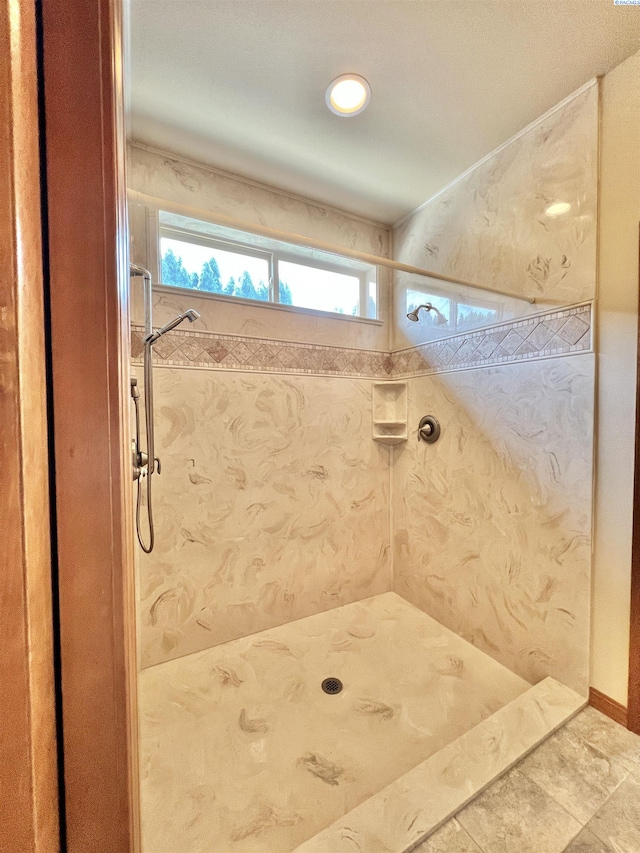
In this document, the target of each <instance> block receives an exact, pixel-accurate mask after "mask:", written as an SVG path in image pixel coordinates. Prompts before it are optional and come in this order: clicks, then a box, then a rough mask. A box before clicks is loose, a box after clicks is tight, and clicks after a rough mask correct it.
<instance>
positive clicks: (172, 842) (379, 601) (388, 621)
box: [139, 592, 529, 853]
mask: <svg viewBox="0 0 640 853" xmlns="http://www.w3.org/2000/svg"><path fill="white" fill-rule="evenodd" d="M328 677H336V678H339V679H340V680H341V681H342V682H343V684H344V688H343V690H342V692H341V693H339V694H336V695H327V694H326V693H324V692H323V691H322V689H321V683H322V681H323V679H325V678H328ZM528 688H529V684H527V682H526V681H524V680H523V679H521V678H519V677H518V676H516V675H514V674H513V673H512V672H510V671H509V670H507V669H506V668H505V667H503V666H502V665H501V664H499V663H497V662H496V661H494V660H493V659H492V658H490V657H488V656H487V655H485V654H484V653H483V652H481V651H480V650H479V649H477V648H475V647H474V646H472V645H471V644H470V643H467V642H466V641H465V640H462V639H461V638H460V637H458V636H457V635H456V634H454V633H452V632H451V631H449V630H448V629H446V628H444V627H443V626H442V625H440V624H439V623H438V622H436V621H435V620H433V619H431V618H430V617H429V616H427V615H426V614H425V613H423V612H422V611H420V610H418V609H417V608H415V607H414V606H413V605H411V604H409V603H408V602H406V601H405V600H404V599H402V598H400V597H399V596H397V595H396V594H395V593H391V592H390V593H384V594H382V595H378V596H375V597H374V598H370V599H367V600H365V601H361V602H356V603H354V604H348V605H345V606H343V607H339V608H336V609H335V610H330V611H327V612H325V613H319V614H317V615H315V616H309V617H307V618H306V619H301V620H299V621H297V622H292V623H289V624H288V625H283V626H281V627H279V628H274V629H271V630H269V631H263V632H262V633H259V634H254V635H252V636H250V637H245V638H243V639H240V640H234V641H233V642H230V643H226V644H224V645H220V646H216V647H215V648H212V649H207V650H205V651H202V652H197V653H195V654H191V655H188V656H186V657H183V658H179V659H177V660H173V661H168V662H166V663H162V664H158V665H156V666H153V667H150V668H149V669H146V670H144V671H143V672H142V673H141V674H140V681H139V705H140V751H141V794H142V838H143V844H142V849H143V853H183V851H184V853H199V852H200V851H203V853H204V851H207V853H258V851H259V853H287V851H291V850H293V849H294V848H295V847H296V845H298V844H300V843H301V842H302V841H304V840H306V839H308V838H310V837H311V836H313V835H315V834H316V833H317V832H319V831H320V830H322V829H323V828H324V827H326V826H328V825H329V824H330V823H332V822H333V821H334V820H336V819H338V818H339V817H341V816H342V815H344V814H346V812H348V811H350V810H351V809H352V808H354V807H355V806H357V805H358V804H359V803H361V802H362V801H363V800H365V799H367V798H368V797H370V796H371V795H373V794H374V793H376V792H377V791H379V790H380V789H381V788H383V787H384V786H385V785H388V784H389V783H390V782H392V781H393V780H394V779H396V778H397V777H398V776H400V775H402V774H403V773H406V772H407V771H408V770H410V769H411V768H412V767H414V766H415V765H417V764H418V763H420V762H421V761H424V760H425V759H426V758H428V757H429V756H430V755H433V753H435V752H437V751H438V750H439V749H441V748H442V747H443V746H445V745H446V744H448V743H450V742H451V741H453V740H455V739H456V738H457V737H459V736H460V735H461V734H463V733H464V732H466V731H468V730H469V729H471V728H472V727H473V726H475V725H477V724H478V723H479V722H481V721H482V720H484V719H486V718H487V717H488V716H490V715H491V714H493V713H494V712H495V711H497V710H498V709H499V708H501V707H503V706H504V705H506V704H507V703H508V702H510V701H511V700H512V699H515V698H516V697H517V696H520V695H521V694H523V693H524V692H525V691H526V690H527V689H528Z"/></svg>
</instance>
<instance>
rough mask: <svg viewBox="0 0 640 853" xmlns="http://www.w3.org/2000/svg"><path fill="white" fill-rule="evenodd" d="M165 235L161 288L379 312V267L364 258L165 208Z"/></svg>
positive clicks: (371, 313)
mask: <svg viewBox="0 0 640 853" xmlns="http://www.w3.org/2000/svg"><path fill="white" fill-rule="evenodd" d="M159 238H160V239H159V253H160V268H161V271H162V272H161V276H160V284H161V286H163V287H181V288H188V289H189V290H195V291H199V292H200V293H202V294H214V295H215V294H217V295H218V296H222V297H227V298H236V299H250V300H254V301H258V302H267V303H275V304H279V305H290V306H292V307H294V308H304V309H306V310H311V311H322V312H329V313H331V314H342V315H348V316H352V317H366V318H370V319H376V317H377V284H376V268H375V267H370V266H367V265H366V264H363V263H361V262H359V261H355V260H352V259H350V258H342V257H338V256H335V255H331V254H329V253H327V252H322V251H320V250H315V249H307V248H301V247H298V246H295V245H291V244H288V243H283V242H279V241H275V240H270V239H268V238H265V237H260V236H258V235H254V234H248V233H244V232H241V231H236V230H234V229H230V228H225V227H223V226H217V225H213V224H211V223H208V222H202V221H199V220H192V219H188V218H186V217H182V216H178V215H174V214H171V213H167V212H164V211H163V212H161V213H160V214H159Z"/></svg>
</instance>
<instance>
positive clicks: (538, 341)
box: [392, 303, 591, 379]
mask: <svg viewBox="0 0 640 853" xmlns="http://www.w3.org/2000/svg"><path fill="white" fill-rule="evenodd" d="M590 349H591V304H590V303H588V304H586V305H579V306H577V307H575V308H564V309H562V310H560V311H553V312H549V313H548V314H537V315H534V316H531V317H527V318H524V319H521V320H514V321H512V322H510V323H504V324H502V325H500V326H492V327H490V328H486V329H478V330H477V331H474V332H467V333H466V334H462V335H455V336H454V337H451V338H443V339H442V340H439V341H431V342H429V343H428V344H423V345H422V346H417V347H411V348H410V349H405V350H398V351H397V352H394V353H392V356H393V378H394V379H396V378H397V379H404V378H407V377H410V376H422V375H424V374H428V373H443V372H445V371H448V370H461V369H463V368H467V367H486V366H488V365H491V364H504V363H505V362H509V363H512V362H516V361H526V360H528V359H532V358H541V357H548V356H555V355H570V354H571V353H576V352H587V351H588V350H590Z"/></svg>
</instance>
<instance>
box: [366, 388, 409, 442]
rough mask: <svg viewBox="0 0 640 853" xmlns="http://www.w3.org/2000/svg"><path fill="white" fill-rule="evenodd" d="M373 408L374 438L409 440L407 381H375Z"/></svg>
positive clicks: (381, 440) (395, 440)
mask: <svg viewBox="0 0 640 853" xmlns="http://www.w3.org/2000/svg"><path fill="white" fill-rule="evenodd" d="M371 395H372V400H371V404H372V405H371V410H372V419H373V440H374V441H378V442H380V443H381V444H401V443H402V442H404V441H406V440H407V437H408V434H407V383H406V382H374V383H373V386H372V391H371Z"/></svg>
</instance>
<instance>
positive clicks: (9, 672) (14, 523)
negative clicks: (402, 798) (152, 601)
mask: <svg viewBox="0 0 640 853" xmlns="http://www.w3.org/2000/svg"><path fill="white" fill-rule="evenodd" d="M39 158H40V154H39V148H38V81H37V50H36V17H35V3H34V0H0V233H1V234H2V244H1V246H0V254H1V256H2V260H1V262H0V430H1V440H0V495H1V496H2V518H1V521H0V525H1V528H2V556H1V558H0V625H1V626H2V643H0V672H2V688H1V689H0V718H1V721H2V729H3V731H2V747H1V750H0V752H1V755H2V760H0V802H1V803H2V806H1V807H0V849H2V850H11V851H14V853H34V851H35V853H51V851H53V850H57V849H58V845H59V833H58V770H57V742H56V720H55V689H54V666H53V617H52V594H51V593H52V590H51V546H50V524H49V483H48V480H49V472H48V466H49V455H48V447H47V392H46V373H45V364H46V359H45V343H44V328H45V323H44V293H43V276H42V242H41V207H40V169H39Z"/></svg>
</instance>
